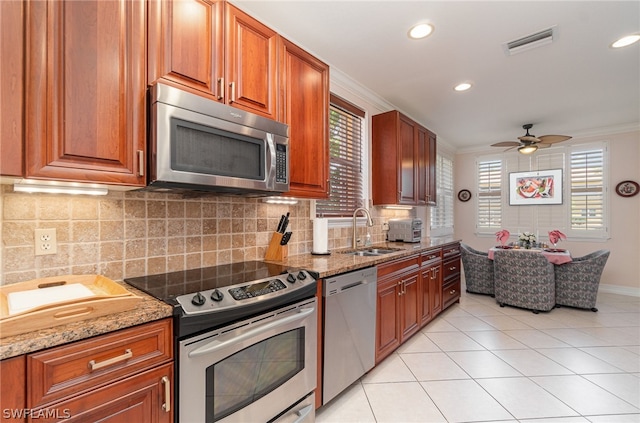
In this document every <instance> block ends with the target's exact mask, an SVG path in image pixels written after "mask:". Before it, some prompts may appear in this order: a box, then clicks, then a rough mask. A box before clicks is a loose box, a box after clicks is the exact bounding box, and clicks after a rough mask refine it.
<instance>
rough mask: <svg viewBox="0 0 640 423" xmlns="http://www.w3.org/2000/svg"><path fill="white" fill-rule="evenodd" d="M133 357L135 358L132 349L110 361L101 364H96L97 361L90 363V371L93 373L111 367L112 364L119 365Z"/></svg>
mask: <svg viewBox="0 0 640 423" xmlns="http://www.w3.org/2000/svg"><path fill="white" fill-rule="evenodd" d="M131 357H133V353H132V352H131V349H130V348H127V349H126V350H124V354H122V355H119V356H117V357H113V358H110V359H108V360H105V361H101V362H99V363H96V361H95V360H91V361H90V362H89V369H90V370H91V371H92V372H93V371H94V370H98V369H102V368H103V367H107V366H110V365H112V364H116V363H119V362H121V361H125V360H128V359H130V358H131Z"/></svg>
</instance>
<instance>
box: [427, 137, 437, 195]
mask: <svg viewBox="0 0 640 423" xmlns="http://www.w3.org/2000/svg"><path fill="white" fill-rule="evenodd" d="M427 133H428V138H429V148H428V153H429V160H428V162H427V204H428V205H430V206H435V205H436V203H437V197H436V194H437V192H436V166H437V163H436V134H434V133H433V132H431V131H427Z"/></svg>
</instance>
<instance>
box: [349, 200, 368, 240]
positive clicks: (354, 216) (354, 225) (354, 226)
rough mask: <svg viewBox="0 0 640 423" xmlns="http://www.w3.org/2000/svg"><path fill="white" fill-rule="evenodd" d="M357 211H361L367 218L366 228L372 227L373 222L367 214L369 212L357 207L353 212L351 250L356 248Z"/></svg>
mask: <svg viewBox="0 0 640 423" xmlns="http://www.w3.org/2000/svg"><path fill="white" fill-rule="evenodd" d="M359 211H363V212H364V214H365V215H366V216H367V226H368V227H372V226H373V220H371V215H370V214H369V210H367V209H365V208H363V207H358V208H357V209H355V210H354V211H353V240H352V245H351V246H352V247H353V248H358V241H357V240H356V215H357V214H358V212H359Z"/></svg>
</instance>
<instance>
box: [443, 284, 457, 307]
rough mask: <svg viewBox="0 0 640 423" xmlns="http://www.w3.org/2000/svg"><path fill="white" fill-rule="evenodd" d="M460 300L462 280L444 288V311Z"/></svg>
mask: <svg viewBox="0 0 640 423" xmlns="http://www.w3.org/2000/svg"><path fill="white" fill-rule="evenodd" d="M458 298H460V279H457V280H455V281H454V282H452V283H450V284H447V285H445V286H443V287H442V304H443V309H444V308H445V307H447V306H449V305H450V304H451V303H454V302H455V301H457V300H458Z"/></svg>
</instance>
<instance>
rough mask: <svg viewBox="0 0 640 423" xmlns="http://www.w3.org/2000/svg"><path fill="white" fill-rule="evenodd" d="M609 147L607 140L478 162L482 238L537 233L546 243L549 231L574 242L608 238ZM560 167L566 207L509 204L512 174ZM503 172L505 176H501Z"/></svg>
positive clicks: (479, 218)
mask: <svg viewBox="0 0 640 423" xmlns="http://www.w3.org/2000/svg"><path fill="white" fill-rule="evenodd" d="M606 163H607V145H606V143H605V142H599V143H593V144H582V145H575V146H567V147H556V148H554V149H553V150H552V151H549V152H543V153H540V152H537V153H536V155H535V156H534V157H533V158H523V156H521V155H518V154H514V155H505V156H504V157H503V158H501V159H493V158H491V157H487V158H486V159H480V160H479V161H478V169H477V171H478V172H477V178H478V200H477V202H478V211H477V216H476V218H477V220H476V225H477V231H478V234H484V235H488V234H493V233H495V230H496V229H508V230H509V231H511V232H512V233H514V234H515V233H518V232H521V231H534V232H536V233H538V234H539V236H540V238H541V240H543V241H544V239H545V238H546V234H547V232H548V231H549V230H552V229H559V230H561V231H563V232H564V233H565V234H567V236H569V237H571V238H582V239H605V238H607V237H608V236H609V235H608V220H607V190H606V187H607V185H608V182H607V165H606ZM532 168H533V169H560V168H562V174H563V177H564V179H565V180H564V183H563V190H564V198H565V200H564V203H563V204H560V205H538V206H509V196H508V192H507V190H508V188H507V186H501V183H502V184H507V183H508V182H507V181H508V173H510V172H521V171H529V170H531V169H532ZM503 174H504V175H503Z"/></svg>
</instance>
